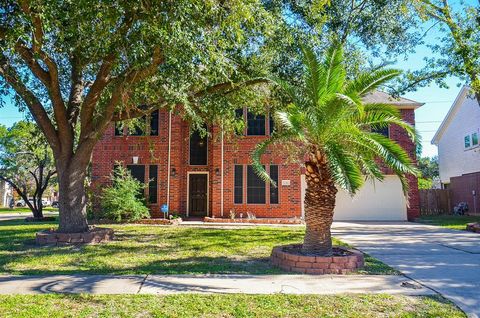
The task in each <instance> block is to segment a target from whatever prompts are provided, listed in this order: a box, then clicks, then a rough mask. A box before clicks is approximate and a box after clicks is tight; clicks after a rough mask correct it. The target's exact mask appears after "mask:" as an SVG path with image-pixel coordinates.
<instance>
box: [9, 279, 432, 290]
mask: <svg viewBox="0 0 480 318" xmlns="http://www.w3.org/2000/svg"><path fill="white" fill-rule="evenodd" d="M405 282H407V283H409V284H402V283H405ZM402 285H407V286H410V287H403V286H402ZM412 287H416V288H412ZM42 293H90V294H178V293H207V294H212V293H246V294H275V293H285V294H321V295H322V294H341V293H387V294H393V295H433V294H435V292H434V291H432V290H430V289H428V288H424V287H422V286H420V285H418V284H416V283H415V282H414V281H412V280H409V279H406V278H405V277H404V276H381V275H375V276H373V275H372V276H369V275H347V276H346V275H338V276H337V275H329V276H327V275H326V276H311V275H132V276H109V275H53V276H0V294H42Z"/></svg>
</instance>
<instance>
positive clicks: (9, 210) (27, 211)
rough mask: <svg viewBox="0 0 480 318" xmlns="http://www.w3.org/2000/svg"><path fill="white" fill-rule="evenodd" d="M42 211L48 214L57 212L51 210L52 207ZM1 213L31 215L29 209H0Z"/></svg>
mask: <svg viewBox="0 0 480 318" xmlns="http://www.w3.org/2000/svg"><path fill="white" fill-rule="evenodd" d="M43 211H48V212H57V211H58V209H55V208H52V207H45V208H43ZM2 213H32V211H30V209H29V208H17V207H15V208H14V209H10V208H0V214H2Z"/></svg>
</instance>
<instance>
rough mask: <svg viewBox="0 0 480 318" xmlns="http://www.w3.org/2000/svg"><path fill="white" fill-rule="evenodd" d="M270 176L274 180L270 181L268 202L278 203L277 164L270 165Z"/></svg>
mask: <svg viewBox="0 0 480 318" xmlns="http://www.w3.org/2000/svg"><path fill="white" fill-rule="evenodd" d="M270 178H271V179H272V180H273V182H275V185H273V183H270V204H278V187H279V184H278V166H277V165H270Z"/></svg>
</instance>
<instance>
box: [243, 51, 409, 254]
mask: <svg viewBox="0 0 480 318" xmlns="http://www.w3.org/2000/svg"><path fill="white" fill-rule="evenodd" d="M302 51H303V65H304V76H303V79H302V80H301V82H302V83H303V84H302V85H292V84H289V83H287V82H282V81H276V82H277V84H278V85H280V87H281V88H282V90H283V91H285V92H286V94H287V95H288V98H289V103H288V105H286V107H285V110H284V111H278V112H276V113H275V119H276V123H277V124H276V129H277V131H276V132H275V133H274V134H273V135H272V137H271V138H270V139H268V140H266V141H264V142H263V143H260V144H259V145H257V148H256V149H255V151H254V153H253V156H252V162H253V166H254V168H255V171H256V173H257V174H258V175H259V176H260V177H261V178H262V179H264V180H265V181H270V182H273V181H272V180H271V179H270V177H269V176H268V174H267V172H266V170H265V168H264V166H263V165H262V164H261V161H260V159H261V156H262V154H263V153H264V152H265V151H266V150H267V148H268V147H269V145H271V144H281V145H288V144H290V145H294V148H295V149H297V150H298V151H300V155H301V156H300V157H301V158H302V161H304V165H305V169H306V172H305V174H306V182H307V188H306V192H305V223H306V232H305V238H304V242H303V246H302V253H304V254H309V255H313V254H314V255H322V256H329V255H332V239H331V234H330V228H331V225H332V222H333V210H334V207H335V197H336V194H337V188H338V187H340V188H342V189H344V190H346V191H348V192H349V193H350V194H352V195H354V194H355V192H356V191H357V190H358V189H359V188H361V187H362V185H363V184H364V182H365V181H366V180H368V179H371V180H382V179H383V174H382V162H383V165H386V166H387V167H388V168H390V170H391V171H393V172H394V173H395V174H396V175H397V176H398V177H399V178H400V181H401V183H402V186H403V191H404V194H405V195H406V196H407V193H408V181H407V178H406V175H407V174H416V173H417V170H416V168H415V166H414V164H413V162H412V159H411V158H410V157H409V155H408V154H407V153H406V152H405V150H404V149H403V148H402V147H400V146H399V145H398V144H397V143H396V142H394V141H393V140H391V139H389V138H387V137H385V136H383V135H382V134H380V133H377V132H375V131H378V130H379V129H381V128H385V127H388V126H389V125H397V126H399V127H401V128H402V129H404V130H405V131H406V132H407V133H408V135H409V137H410V138H411V139H412V141H415V140H416V133H415V129H414V128H413V127H412V126H411V125H409V124H408V123H406V122H404V121H403V120H402V119H401V115H400V112H399V110H398V109H396V108H394V107H393V106H391V105H385V104H373V103H364V102H363V101H362V98H363V97H364V96H365V95H367V94H369V93H371V92H372V91H374V90H376V89H377V88H378V87H379V86H381V85H382V84H385V82H387V81H389V80H391V79H392V78H394V77H396V76H398V75H399V73H400V72H399V71H397V70H392V69H379V70H376V71H372V72H365V73H363V74H360V75H359V76H357V77H356V78H355V79H354V80H349V79H347V76H346V70H345V61H344V57H343V50H342V48H341V47H339V46H338V45H333V46H332V47H331V48H330V49H329V50H328V51H327V52H326V56H325V59H324V60H323V61H321V60H319V59H317V57H316V55H315V53H314V52H313V50H311V49H309V48H303V49H302ZM289 149H292V148H289Z"/></svg>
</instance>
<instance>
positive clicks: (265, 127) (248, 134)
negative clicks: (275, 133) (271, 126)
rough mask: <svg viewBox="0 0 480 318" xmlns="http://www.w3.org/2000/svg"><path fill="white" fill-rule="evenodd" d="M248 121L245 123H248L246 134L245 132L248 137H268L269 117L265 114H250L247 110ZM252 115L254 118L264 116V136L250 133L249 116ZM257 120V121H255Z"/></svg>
mask: <svg viewBox="0 0 480 318" xmlns="http://www.w3.org/2000/svg"><path fill="white" fill-rule="evenodd" d="M246 113H247V114H246V119H245V123H246V132H245V135H246V136H267V116H266V115H264V114H255V113H252V112H249V111H248V109H247V112H246ZM249 114H251V115H252V116H255V118H256V117H258V116H263V134H250V133H249V132H248V131H249V120H248V115H249ZM254 120H256V119H254Z"/></svg>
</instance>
